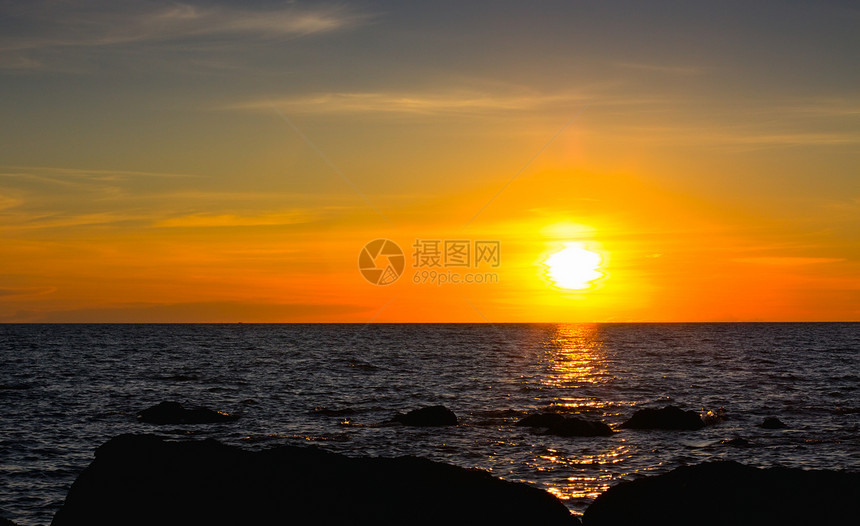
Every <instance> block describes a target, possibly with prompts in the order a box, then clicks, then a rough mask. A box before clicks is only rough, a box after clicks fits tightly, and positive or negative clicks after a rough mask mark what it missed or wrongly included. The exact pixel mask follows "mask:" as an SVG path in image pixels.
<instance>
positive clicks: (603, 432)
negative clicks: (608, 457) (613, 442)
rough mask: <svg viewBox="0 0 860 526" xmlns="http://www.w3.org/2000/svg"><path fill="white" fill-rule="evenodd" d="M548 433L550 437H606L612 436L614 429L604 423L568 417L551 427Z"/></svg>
mask: <svg viewBox="0 0 860 526" xmlns="http://www.w3.org/2000/svg"><path fill="white" fill-rule="evenodd" d="M546 432H547V434H548V435H558V436H563V437H606V436H610V435H611V434H612V428H611V427H609V426H608V425H606V424H604V423H603V422H592V421H590V420H583V419H582V418H576V417H566V418H564V419H563V420H562V421H561V422H559V423H557V424H555V425H553V426H551V427H550V428H549V429H547V431H546Z"/></svg>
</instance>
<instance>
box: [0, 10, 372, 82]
mask: <svg viewBox="0 0 860 526" xmlns="http://www.w3.org/2000/svg"><path fill="white" fill-rule="evenodd" d="M28 4H29V5H28V6H26V7H21V6H14V4H12V5H13V6H14V7H11V6H2V7H0V18H6V19H7V20H9V21H10V24H11V26H12V27H14V30H12V31H6V32H4V33H2V34H0V69H5V70H15V69H18V70H33V69H39V68H45V67H47V66H46V65H45V62H44V61H43V60H41V58H42V57H39V56H38V53H40V52H45V53H47V52H49V51H50V52H55V51H57V50H62V49H65V48H95V47H110V46H120V45H127V44H133V43H156V42H157V43H170V42H179V41H187V40H189V39H203V38H207V37H225V38H226V37H234V38H245V39H253V40H266V39H283V38H295V37H303V36H308V35H313V34H322V33H331V32H336V31H341V30H344V29H347V28H351V27H355V26H358V25H362V24H365V23H367V22H368V21H369V20H371V19H372V18H373V17H372V16H371V15H369V14H366V13H359V12H357V11H356V10H354V9H352V8H348V7H346V6H343V5H330V6H314V7H297V6H289V5H288V6H286V7H277V8H248V7H227V6H211V5H206V6H204V5H195V4H190V3H180V4H176V3H166V2H160V1H158V2H143V1H134V2H101V1H98V2H82V3H71V2H70V3H56V2H28ZM34 55H36V56H34ZM50 56H51V57H52V58H54V59H56V58H58V57H57V56H56V55H50Z"/></svg>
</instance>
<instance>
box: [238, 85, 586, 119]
mask: <svg viewBox="0 0 860 526" xmlns="http://www.w3.org/2000/svg"><path fill="white" fill-rule="evenodd" d="M583 100H585V97H584V96H583V95H580V94H573V93H563V94H540V93H526V94H499V93H489V92H474V91H458V92H447V93H445V92H436V93H430V92H418V91H416V92H407V91H404V92H352V93H336V92H332V93H316V94H309V95H297V96H291V97H273V98H261V99H255V100H250V101H245V102H239V103H235V104H231V105H227V106H225V107H224V108H223V109H231V110H249V111H268V112H271V111H272V107H273V106H274V107H276V108H278V109H280V110H283V111H285V112H287V113H324V114H325V113H329V114H345V113H377V114H418V115H446V114H450V115H462V114H474V113H485V112H498V111H525V110H534V109H539V108H545V107H548V106H550V105H553V104H560V103H568V104H570V103H574V102H577V101H579V102H582V101H583Z"/></svg>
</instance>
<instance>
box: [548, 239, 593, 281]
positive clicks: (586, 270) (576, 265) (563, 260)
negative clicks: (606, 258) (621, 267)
mask: <svg viewBox="0 0 860 526" xmlns="http://www.w3.org/2000/svg"><path fill="white" fill-rule="evenodd" d="M601 263H603V257H601V255H600V254H598V253H597V252H592V251H590V250H587V249H586V248H585V246H584V245H583V244H582V243H565V244H564V248H563V249H561V250H559V251H558V252H555V253H554V254H550V256H549V257H548V258H546V260H545V261H544V263H543V264H544V265H546V276H547V278H549V280H550V281H552V282H553V284H554V285H555V286H556V287H558V288H561V289H571V290H584V289H588V288H590V287H591V286H592V282H594V281H595V280H598V279H600V278H602V277H603V273H602V272H599V271H598V270H597V269H599V268H600V265H601Z"/></svg>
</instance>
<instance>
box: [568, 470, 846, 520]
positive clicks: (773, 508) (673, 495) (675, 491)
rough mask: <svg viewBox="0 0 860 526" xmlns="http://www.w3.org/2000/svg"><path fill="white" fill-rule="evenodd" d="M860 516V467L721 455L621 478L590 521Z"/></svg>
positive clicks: (594, 508)
mask: <svg viewBox="0 0 860 526" xmlns="http://www.w3.org/2000/svg"><path fill="white" fill-rule="evenodd" d="M858 515H860V473H846V472H840V471H805V470H802V469H789V468H769V469H759V468H754V467H750V466H744V465H742V464H738V463H737V462H729V461H717V462H706V463H704V464H699V465H696V466H688V467H681V468H677V469H674V470H672V471H670V472H669V473H666V474H663V475H657V476H653V477H645V478H642V479H638V480H634V481H627V482H621V483H619V484H617V485H615V486H613V487H611V488H609V489H608V490H607V491H606V492H604V493H603V494H602V495H600V496H599V497H597V499H595V501H594V502H593V503H591V505H590V506H589V507H588V509H586V510H585V515H584V516H583V524H585V525H586V526H603V525H610V524H611V525H616V524H659V525H661V526H671V525H724V524H731V525H733V526H745V525H751V526H752V525H755V526H760V525H764V524H779V525H780V526H784V525H785V526H789V525H798V526H799V525H808V524H816V525H830V524H833V525H844V524H853V523H854V522H855V521H856V519H857V517H858Z"/></svg>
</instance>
